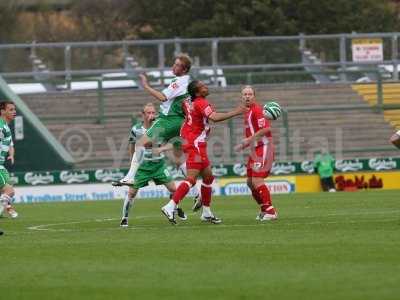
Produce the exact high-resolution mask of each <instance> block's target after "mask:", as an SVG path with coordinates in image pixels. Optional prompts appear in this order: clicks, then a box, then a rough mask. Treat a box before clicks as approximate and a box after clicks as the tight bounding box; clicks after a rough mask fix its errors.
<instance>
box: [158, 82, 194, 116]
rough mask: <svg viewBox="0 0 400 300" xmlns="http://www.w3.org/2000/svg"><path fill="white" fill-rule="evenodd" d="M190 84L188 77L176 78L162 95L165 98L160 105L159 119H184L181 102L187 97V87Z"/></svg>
mask: <svg viewBox="0 0 400 300" xmlns="http://www.w3.org/2000/svg"><path fill="white" fill-rule="evenodd" d="M189 82H190V76H189V75H183V76H177V77H175V78H174V79H173V80H172V82H171V83H170V84H169V86H168V87H167V88H165V89H164V90H162V93H163V94H164V95H165V97H166V98H167V100H166V101H163V102H161V104H160V117H168V116H178V117H181V118H184V117H185V115H184V112H183V108H182V102H183V100H185V99H186V98H188V97H189V94H188V92H187V87H188V85H189Z"/></svg>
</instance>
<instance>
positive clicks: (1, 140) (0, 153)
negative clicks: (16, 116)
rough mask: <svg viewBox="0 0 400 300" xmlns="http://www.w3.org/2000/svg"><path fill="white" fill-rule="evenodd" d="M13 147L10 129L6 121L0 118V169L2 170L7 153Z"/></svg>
mask: <svg viewBox="0 0 400 300" xmlns="http://www.w3.org/2000/svg"><path fill="white" fill-rule="evenodd" d="M12 146H13V141H12V135H11V129H10V127H8V124H7V122H6V121H4V120H3V119H2V118H0V169H4V163H5V162H6V160H7V157H8V151H9V150H10V147H12Z"/></svg>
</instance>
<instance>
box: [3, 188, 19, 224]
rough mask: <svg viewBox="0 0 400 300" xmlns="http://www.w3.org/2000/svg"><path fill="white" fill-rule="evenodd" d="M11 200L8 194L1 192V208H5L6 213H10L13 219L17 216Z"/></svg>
mask: <svg viewBox="0 0 400 300" xmlns="http://www.w3.org/2000/svg"><path fill="white" fill-rule="evenodd" d="M11 202H12V197H11V196H9V195H7V194H2V195H1V196H0V203H1V205H2V207H3V209H5V210H6V211H7V213H8V214H9V215H10V217H11V218H14V219H15V218H17V217H18V213H17V212H16V211H15V209H14V208H13V207H12V205H11Z"/></svg>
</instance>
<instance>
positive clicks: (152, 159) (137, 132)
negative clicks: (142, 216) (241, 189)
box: [120, 102, 187, 227]
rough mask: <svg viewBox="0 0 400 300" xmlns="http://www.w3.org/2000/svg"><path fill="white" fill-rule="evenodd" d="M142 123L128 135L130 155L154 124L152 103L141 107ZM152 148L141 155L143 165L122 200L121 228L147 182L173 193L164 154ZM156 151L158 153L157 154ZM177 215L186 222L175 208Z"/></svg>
mask: <svg viewBox="0 0 400 300" xmlns="http://www.w3.org/2000/svg"><path fill="white" fill-rule="evenodd" d="M142 117H143V121H142V122H139V123H137V124H135V125H134V126H133V127H132V129H131V133H130V137H129V143H130V144H129V152H130V155H131V156H132V155H134V152H135V143H136V142H137V141H138V140H139V139H140V138H141V137H142V136H143V135H145V134H146V131H147V130H148V129H149V128H150V127H151V126H152V123H154V119H155V117H156V109H155V107H154V105H153V103H151V102H150V103H147V104H146V105H145V106H144V107H143V111H142ZM153 146H154V148H151V147H150V148H146V149H145V151H144V153H143V163H142V164H141V165H140V167H139V169H138V171H137V173H136V175H135V178H134V182H133V183H132V185H130V186H129V191H128V193H127V195H126V196H125V199H124V204H123V208H122V219H121V223H120V225H121V227H127V226H128V217H129V210H130V208H131V207H132V205H133V203H134V199H135V196H136V194H137V192H138V191H139V189H140V188H142V187H145V186H147V185H148V183H149V181H153V182H154V183H155V184H156V185H161V184H162V185H164V186H165V187H166V188H167V189H168V191H169V192H170V193H171V194H172V193H174V192H175V190H176V187H175V182H174V181H173V180H172V178H171V176H170V174H169V172H168V170H167V166H166V163H165V157H164V154H163V153H162V152H161V150H162V149H157V148H155V147H156V146H158V145H153ZM157 150H158V152H157ZM177 214H178V216H179V218H181V219H182V220H186V219H187V217H186V215H185V213H184V212H183V210H182V209H181V208H179V207H178V208H177Z"/></svg>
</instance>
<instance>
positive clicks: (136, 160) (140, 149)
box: [123, 146, 145, 180]
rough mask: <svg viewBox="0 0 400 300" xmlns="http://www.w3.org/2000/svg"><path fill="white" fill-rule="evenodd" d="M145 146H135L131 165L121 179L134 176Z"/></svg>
mask: <svg viewBox="0 0 400 300" xmlns="http://www.w3.org/2000/svg"><path fill="white" fill-rule="evenodd" d="M144 151H145V148H144V147H143V146H135V153H133V155H132V160H131V166H130V168H129V171H128V173H127V174H126V175H125V177H124V178H123V180H131V179H133V178H135V175H136V172H137V170H138V169H139V167H140V164H141V163H142V161H143V157H144Z"/></svg>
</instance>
